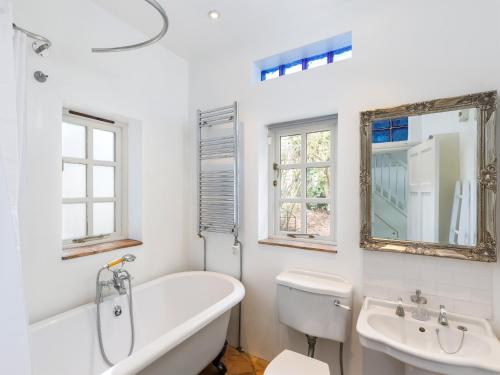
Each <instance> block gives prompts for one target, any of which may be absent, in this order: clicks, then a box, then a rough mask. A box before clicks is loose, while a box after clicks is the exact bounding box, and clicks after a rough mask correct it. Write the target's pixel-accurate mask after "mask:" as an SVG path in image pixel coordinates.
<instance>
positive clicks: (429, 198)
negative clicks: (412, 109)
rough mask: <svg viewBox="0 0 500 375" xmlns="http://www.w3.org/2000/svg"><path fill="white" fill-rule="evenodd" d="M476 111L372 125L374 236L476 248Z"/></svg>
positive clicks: (435, 114) (402, 118)
mask: <svg viewBox="0 0 500 375" xmlns="http://www.w3.org/2000/svg"><path fill="white" fill-rule="evenodd" d="M477 154H478V153H477V110H476V109H465V110H456V111H447V112H438V113H431V114H425V115H421V116H409V117H398V118H391V119H384V120H376V121H374V122H373V123H372V218H371V219H372V235H373V237H376V238H384V239H398V240H410V241H424V242H433V243H442V244H456V245H466V246H475V245H476V238H477V222H476V213H477V167H476V166H477Z"/></svg>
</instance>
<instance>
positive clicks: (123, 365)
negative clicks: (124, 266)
mask: <svg viewBox="0 0 500 375" xmlns="http://www.w3.org/2000/svg"><path fill="white" fill-rule="evenodd" d="M199 275H203V276H211V277H216V278H219V279H224V280H226V281H228V282H229V283H230V284H231V285H232V287H233V288H232V291H230V292H229V294H227V295H226V296H225V297H223V298H222V299H220V300H218V302H216V303H214V304H213V305H210V306H209V307H208V308H206V309H204V310H201V311H200V312H199V313H198V314H196V315H194V316H192V317H191V318H189V319H187V320H185V321H184V322H183V323H181V324H180V325H178V326H176V327H175V328H174V329H172V330H170V331H168V332H166V333H164V334H162V335H161V336H159V337H158V338H156V339H155V340H153V341H151V342H149V343H147V344H146V345H145V346H144V347H142V348H141V349H139V350H138V351H136V352H134V353H133V354H132V355H131V356H130V357H127V358H125V359H124V360H122V361H120V362H118V363H117V364H116V365H114V366H113V367H110V368H109V369H107V370H106V371H104V372H103V373H101V375H126V374H135V373H137V372H138V371H141V370H142V369H144V368H146V367H147V366H148V365H150V364H151V363H153V362H154V361H155V360H157V359H158V358H160V357H161V356H162V355H164V354H165V353H167V352H168V351H169V350H170V349H172V348H174V347H176V346H177V345H179V344H180V343H182V342H183V341H185V340H186V339H188V338H189V337H191V336H192V335H193V334H196V332H198V331H199V330H201V329H203V328H204V327H206V326H207V325H209V324H210V323H211V322H213V321H214V320H215V319H217V318H218V317H220V316H221V315H223V314H224V313H225V312H226V311H229V310H230V309H231V308H233V307H234V306H236V305H237V304H238V303H240V302H241V301H242V300H243V298H244V297H245V288H244V286H243V284H242V283H241V282H240V281H238V280H237V279H235V278H234V277H232V276H229V275H226V274H222V273H218V272H211V271H186V272H176V273H173V274H168V275H164V276H160V277H158V278H156V279H153V280H150V281H146V282H144V283H142V284H139V285H137V286H134V292H139V291H141V290H143V289H146V288H150V287H152V286H155V285H157V284H160V283H162V282H164V281H166V280H170V279H176V278H181V277H189V276H199ZM107 298H109V297H107ZM112 298H116V296H114V295H113V297H112ZM94 308H95V302H90V303H87V304H84V305H80V306H78V307H76V308H73V309H71V310H68V311H65V312H62V313H59V314H56V315H54V316H52V317H49V318H46V319H43V320H41V321H39V322H36V323H33V324H30V325H29V332H30V334H31V333H34V332H36V331H38V330H39V329H43V328H46V327H48V326H51V325H53V324H57V322H59V321H60V320H62V319H65V318H68V317H71V316H73V315H75V314H77V313H80V312H81V311H82V310H84V309H85V310H88V309H94Z"/></svg>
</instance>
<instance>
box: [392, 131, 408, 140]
mask: <svg viewBox="0 0 500 375" xmlns="http://www.w3.org/2000/svg"><path fill="white" fill-rule="evenodd" d="M407 140H408V128H396V129H392V141H393V142H399V141H407Z"/></svg>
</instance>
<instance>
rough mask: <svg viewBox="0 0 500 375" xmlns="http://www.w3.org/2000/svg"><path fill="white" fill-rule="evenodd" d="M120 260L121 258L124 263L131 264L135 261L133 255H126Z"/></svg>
mask: <svg viewBox="0 0 500 375" xmlns="http://www.w3.org/2000/svg"><path fill="white" fill-rule="evenodd" d="M122 258H123V261H124V262H133V261H134V260H135V255H133V254H127V255H124V256H123V257H122Z"/></svg>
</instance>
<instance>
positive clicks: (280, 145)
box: [269, 116, 336, 242]
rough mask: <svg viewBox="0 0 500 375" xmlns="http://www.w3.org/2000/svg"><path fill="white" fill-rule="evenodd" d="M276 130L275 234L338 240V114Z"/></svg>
mask: <svg viewBox="0 0 500 375" xmlns="http://www.w3.org/2000/svg"><path fill="white" fill-rule="evenodd" d="M270 129H271V138H272V140H271V145H272V146H271V156H272V162H271V165H272V171H271V176H272V178H271V185H272V186H271V191H272V193H271V199H270V200H271V201H272V204H270V205H269V206H270V211H271V214H270V222H271V232H272V233H270V234H271V236H273V237H277V238H280V237H286V238H288V239H299V240H300V241H304V240H309V241H311V240H312V241H326V242H333V241H334V239H335V230H334V228H335V220H334V215H333V212H335V204H334V203H335V200H334V195H335V189H334V182H335V181H334V180H335V179H334V176H335V152H334V151H335V144H336V116H328V117H326V118H325V117H323V118H319V119H317V121H315V120H314V119H311V120H307V121H304V122H300V121H299V122H294V123H293V125H291V124H282V126H279V125H275V126H272V127H271V128H270Z"/></svg>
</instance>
